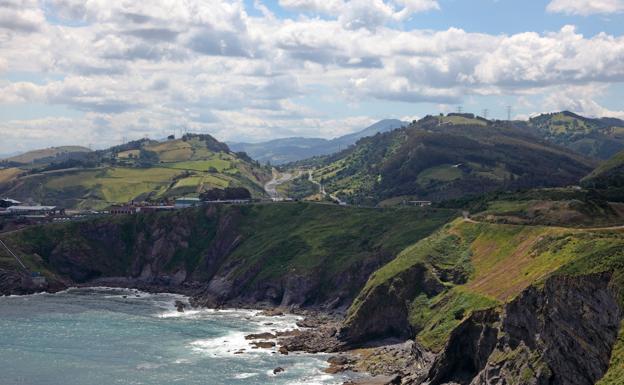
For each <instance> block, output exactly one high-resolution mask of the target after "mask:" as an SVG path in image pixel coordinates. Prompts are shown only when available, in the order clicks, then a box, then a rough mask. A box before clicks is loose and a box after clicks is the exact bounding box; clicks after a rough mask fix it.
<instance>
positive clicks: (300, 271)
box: [0, 203, 457, 307]
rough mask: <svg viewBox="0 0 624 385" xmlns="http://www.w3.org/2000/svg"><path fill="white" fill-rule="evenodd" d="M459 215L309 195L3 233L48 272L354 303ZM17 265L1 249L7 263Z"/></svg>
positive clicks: (236, 295)
mask: <svg viewBox="0 0 624 385" xmlns="http://www.w3.org/2000/svg"><path fill="white" fill-rule="evenodd" d="M456 215H457V212H456V211H455V210H437V209H387V210H378V209H356V208H343V207H338V206H335V205H325V204H311V203H281V204H256V205H245V206H225V205H215V206H207V207H202V208H196V209H187V210H177V211H173V212H157V213H148V214H139V215H127V216H113V217H104V218H101V219H97V220H91V221H85V222H73V223H63V224H52V225H45V226H36V227H30V228H28V229H25V230H23V231H20V232H17V233H12V234H6V235H5V234H1V235H0V237H1V239H3V240H5V241H6V242H8V243H9V244H10V245H12V246H14V247H15V248H16V249H17V250H19V253H20V255H22V256H24V258H25V260H26V264H27V265H28V266H30V267H31V268H33V269H35V268H36V270H38V271H43V272H44V273H45V274H46V275H47V276H48V277H50V278H54V277H62V278H64V279H69V280H71V281H74V282H85V281H87V280H89V279H92V278H103V277H118V276H124V277H131V278H139V277H141V278H142V279H144V280H157V281H158V280H159V279H164V277H171V276H173V275H180V274H182V276H183V278H184V279H186V280H187V281H188V282H195V284H196V286H197V287H206V286H207V285H208V283H209V281H210V280H212V279H214V280H216V281H220V282H224V283H225V282H227V285H225V286H224V287H225V288H226V291H225V292H219V293H215V294H218V295H221V296H223V299H224V300H228V299H229V300H237V299H241V300H242V299H247V301H248V302H249V303H250V304H252V305H253V304H254V303H255V301H269V302H277V304H279V303H280V301H282V298H281V296H282V295H284V296H286V294H279V293H281V292H282V291H283V290H285V289H284V288H286V287H287V288H288V289H287V291H293V292H294V293H298V294H296V295H295V294H292V297H289V298H290V301H293V302H292V304H297V305H304V304H308V305H309V304H313V303H318V304H332V303H333V305H332V306H334V307H339V306H341V307H346V306H348V305H349V304H350V303H351V301H352V300H353V298H354V297H355V296H356V295H357V292H358V291H359V290H360V289H361V287H362V286H363V284H364V283H365V282H366V279H367V277H368V275H369V274H370V273H371V272H372V271H373V270H375V269H376V268H378V267H380V266H381V264H383V263H384V262H387V261H389V260H391V259H392V258H393V257H394V256H395V255H396V254H397V253H399V252H400V250H402V249H404V248H405V247H406V246H408V245H409V244H411V243H413V242H414V241H415V240H419V239H422V238H424V237H426V236H427V235H429V234H431V233H432V232H433V231H435V230H436V229H437V228H439V227H440V226H442V225H443V224H444V223H446V222H447V221H449V220H450V219H451V218H453V217H455V216H456ZM284 229H288V231H284ZM104 245H105V246H104ZM14 268H15V261H14V260H13V258H11V256H10V255H8V254H7V253H6V252H5V251H4V250H0V269H14ZM145 272H147V273H145ZM146 274H148V275H147V276H146ZM201 285H203V286H201ZM286 297H288V296H286ZM274 304H275V303H274Z"/></svg>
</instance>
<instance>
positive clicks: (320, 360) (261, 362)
mask: <svg viewBox="0 0 624 385" xmlns="http://www.w3.org/2000/svg"><path fill="white" fill-rule="evenodd" d="M124 297H125V298H124ZM176 299H181V300H185V298H184V297H181V296H176V295H172V294H147V293H142V292H137V291H131V290H124V289H105V288H99V289H70V290H68V291H65V292H62V293H57V294H38V295H33V296H19V297H0V384H2V385H13V384H20V385H21V384H26V385H99V384H102V385H104V384H106V385H111V384H124V385H126V384H128V385H129V384H132V385H139V384H150V385H152V384H154V385H160V384H185V385H187V384H188V385H192V384H202V385H213V384H214V385H217V384H224V385H235V384H236V385H238V384H240V385H250V384H258V385H259V384H293V385H295V384H302V385H303V384H310V385H312V384H341V383H342V381H344V379H345V378H343V377H340V376H330V375H327V374H325V373H323V372H322V369H323V368H325V367H326V364H325V360H326V359H327V357H326V356H323V355H308V354H289V355H288V356H284V355H281V354H277V353H276V352H275V350H252V349H251V347H250V346H249V344H248V342H247V341H245V339H244V336H245V335H246V334H249V333H257V332H261V331H273V330H276V329H280V330H283V329H284V328H287V327H289V326H294V323H295V322H296V317H294V316H286V317H265V316H260V315H258V314H257V312H254V311H246V310H240V311H239V310H227V311H213V310H208V309H206V310H191V311H187V312H185V313H183V314H181V313H178V312H176V311H175V309H174V307H173V303H174V301H175V300H176ZM241 349H245V352H244V353H243V354H234V352H236V351H240V350H241ZM278 366H279V367H283V368H284V369H285V372H284V373H281V374H278V375H273V369H274V368H276V367H278Z"/></svg>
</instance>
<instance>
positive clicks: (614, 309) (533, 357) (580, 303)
mask: <svg viewBox="0 0 624 385" xmlns="http://www.w3.org/2000/svg"><path fill="white" fill-rule="evenodd" d="M621 320H622V310H621V308H620V305H619V303H618V300H617V292H616V290H615V289H614V288H613V286H612V285H611V274H610V273H602V274H592V275H586V276H581V277H564V276H560V277H553V278H550V279H548V280H547V281H546V283H545V284H544V287H543V288H537V287H530V288H529V289H527V290H525V291H524V292H523V293H522V294H521V295H520V296H519V297H518V298H517V299H515V300H513V301H512V302H510V303H509V304H507V305H506V306H505V307H504V309H503V311H502V312H498V311H496V310H495V309H491V310H486V311H480V312H475V313H473V314H472V315H471V316H470V317H469V318H468V319H466V320H465V321H464V322H462V324H461V325H460V326H459V327H457V328H456V329H455V330H454V331H453V333H452V335H451V338H450V340H449V341H448V343H447V345H446V347H445V349H444V351H443V352H442V353H441V354H440V355H439V356H438V357H437V359H436V361H435V363H434V364H433V366H432V368H431V370H430V371H429V374H428V376H427V378H426V383H427V384H430V385H437V384H447V383H457V384H461V385H511V384H514V385H592V384H595V383H596V381H598V380H599V379H600V378H601V377H602V376H603V375H604V374H605V372H606V371H607V369H608V367H609V360H610V356H611V350H612V348H613V345H614V343H615V341H616V339H617V335H618V331H619V327H620V322H621ZM421 380H423V379H419V380H417V381H413V382H409V383H412V384H419V383H421Z"/></svg>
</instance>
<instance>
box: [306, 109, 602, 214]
mask: <svg viewBox="0 0 624 385" xmlns="http://www.w3.org/2000/svg"><path fill="white" fill-rule="evenodd" d="M302 164H304V165H305V166H308V167H316V170H315V172H314V177H315V179H316V180H318V181H322V182H323V184H324V185H325V188H326V190H327V191H328V192H333V193H336V194H337V195H338V196H339V197H341V198H342V199H343V200H347V201H350V202H354V203H377V202H379V201H383V200H386V199H390V198H395V197H403V196H404V197H405V199H408V200H409V199H422V200H434V201H441V200H446V199H453V198H458V197H463V196H466V195H478V194H482V193H485V192H488V191H493V190H501V189H511V190H514V189H520V188H532V187H540V186H562V185H570V184H577V183H578V181H579V180H580V178H581V177H582V176H583V175H584V174H585V173H587V172H588V170H590V169H591V168H592V164H593V163H592V162H591V161H589V160H587V159H585V158H583V157H582V156H579V155H576V154H574V153H572V152H570V151H569V150H566V149H563V148H561V147H557V146H553V145H550V144H547V143H545V142H543V141H541V140H539V139H537V138H536V137H535V136H533V135H531V134H530V133H527V132H526V131H524V130H521V129H517V128H515V127H510V126H509V125H508V124H507V122H490V121H486V120H484V119H479V118H474V117H473V116H472V115H469V114H462V115H458V114H450V115H448V116H444V117H426V118H424V119H422V120H420V121H418V122H415V123H413V124H412V125H410V126H409V127H407V128H403V129H398V130H395V131H392V132H389V133H385V134H378V135H375V136H374V137H369V138H364V139H362V140H360V141H359V142H358V144H357V145H356V146H355V147H353V148H350V149H349V150H347V151H343V152H342V153H340V154H336V155H334V156H329V157H326V158H323V159H320V160H311V161H307V162H302Z"/></svg>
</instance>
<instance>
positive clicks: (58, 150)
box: [0, 146, 91, 165]
mask: <svg viewBox="0 0 624 385" xmlns="http://www.w3.org/2000/svg"><path fill="white" fill-rule="evenodd" d="M90 152H91V150H90V149H88V148H86V147H82V146H61V147H50V148H44V149H40V150H33V151H28V152H25V153H23V154H19V155H14V156H11V157H8V158H4V159H0V163H8V164H14V165H28V164H44V163H50V162H60V161H63V160H67V159H71V158H79V157H82V156H84V155H85V154H88V153H90Z"/></svg>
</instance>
